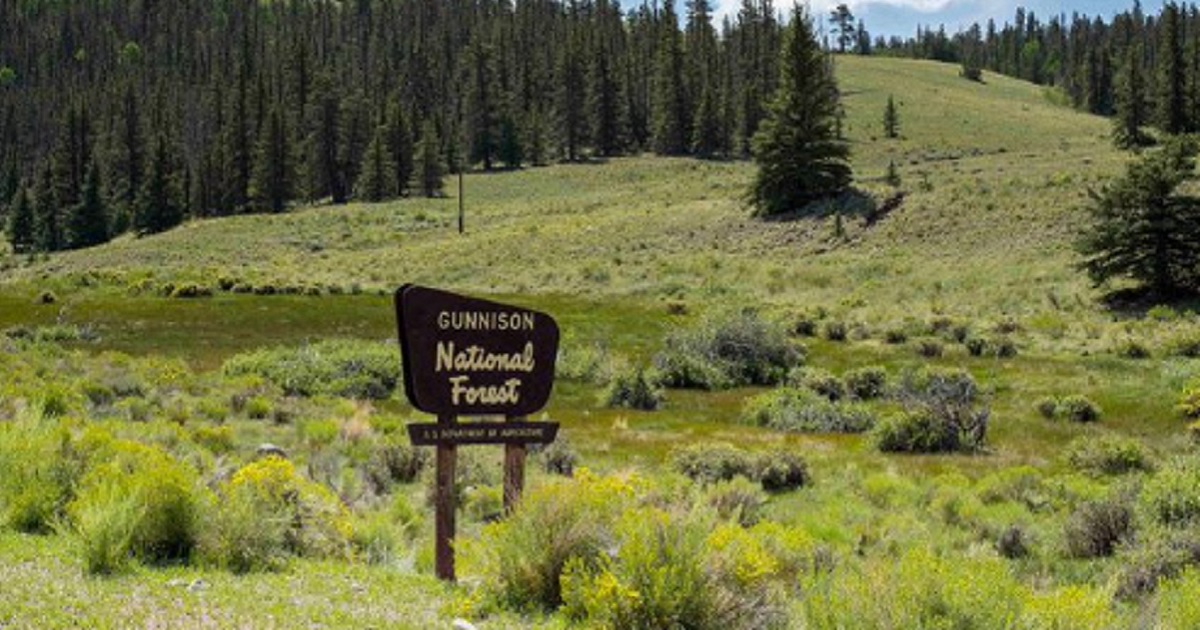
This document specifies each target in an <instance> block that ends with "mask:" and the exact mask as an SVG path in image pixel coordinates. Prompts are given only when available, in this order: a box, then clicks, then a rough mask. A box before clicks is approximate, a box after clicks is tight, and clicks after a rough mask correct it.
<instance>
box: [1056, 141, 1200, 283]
mask: <svg viewBox="0 0 1200 630" xmlns="http://www.w3.org/2000/svg"><path fill="white" fill-rule="evenodd" d="M1193 154H1194V147H1189V146H1186V145H1185V143H1183V142H1180V141H1174V142H1171V143H1170V144H1169V145H1168V146H1167V147H1166V148H1164V149H1163V150H1161V151H1156V152H1153V153H1150V154H1148V155H1146V156H1144V157H1143V158H1142V159H1141V160H1139V161H1137V162H1134V163H1132V164H1130V165H1129V166H1128V169H1127V171H1126V174H1125V176H1124V177H1122V178H1120V179H1118V180H1116V181H1115V182H1113V183H1112V184H1110V185H1109V186H1107V187H1105V189H1104V190H1103V191H1102V192H1100V193H1093V195H1092V197H1093V204H1092V207H1091V215H1092V225H1091V226H1090V227H1089V228H1088V229H1087V230H1086V231H1085V233H1084V234H1083V237H1082V239H1081V240H1080V242H1079V245H1078V249H1079V251H1080V253H1081V254H1083V256H1084V261H1083V263H1082V267H1083V269H1084V270H1086V271H1087V273H1088V275H1089V276H1090V277H1091V278H1092V280H1093V282H1095V283H1097V284H1100V283H1103V282H1106V281H1108V280H1110V279H1112V278H1120V277H1128V278H1132V279H1133V280H1136V281H1138V282H1140V283H1142V284H1143V285H1144V286H1145V287H1146V288H1148V289H1149V290H1151V291H1152V292H1153V293H1154V294H1155V295H1157V296H1159V297H1173V296H1175V295H1178V294H1180V293H1183V292H1190V291H1195V290H1196V289H1197V288H1200V198H1198V197H1195V196H1190V195H1185V194H1180V193H1177V192H1176V190H1177V188H1178V187H1179V186H1180V185H1181V184H1182V183H1183V182H1184V181H1186V180H1188V179H1190V178H1192V176H1193V171H1194V169H1195V164H1194V162H1193V157H1192V156H1193Z"/></svg>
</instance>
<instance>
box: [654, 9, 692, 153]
mask: <svg viewBox="0 0 1200 630" xmlns="http://www.w3.org/2000/svg"><path fill="white" fill-rule="evenodd" d="M659 28H660V29H661V33H660V35H659V37H660V39H659V44H658V45H659V48H658V56H657V58H656V59H655V82H654V85H655V87H654V104H653V105H654V106H653V113H652V116H653V122H652V127H653V129H652V133H653V134H654V138H653V143H654V151H655V153H658V154H659V155H683V154H685V153H687V150H688V148H689V146H690V145H691V142H690V140H691V135H690V134H689V133H688V131H689V127H690V122H691V121H690V119H689V115H688V109H687V96H686V94H685V93H684V85H683V60H684V58H683V46H682V44H681V43H680V41H679V25H678V23H677V22H676V17H675V3H674V2H673V0H665V2H664V3H663V14H662V24H661V25H660V26H659Z"/></svg>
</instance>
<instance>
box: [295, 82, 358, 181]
mask: <svg viewBox="0 0 1200 630" xmlns="http://www.w3.org/2000/svg"><path fill="white" fill-rule="evenodd" d="M315 92H316V96H315V99H314V105H313V112H312V121H311V123H310V125H311V126H310V131H309V134H308V142H307V145H308V146H307V148H306V151H307V153H308V159H306V160H305V162H304V163H305V165H306V166H307V171H306V173H305V177H304V179H305V181H306V182H307V185H308V191H307V197H308V199H309V200H310V201H316V200H318V199H323V198H325V197H329V198H330V200H331V201H332V202H333V203H335V204H343V203H346V198H347V197H348V196H349V193H348V191H347V189H346V181H345V179H344V177H343V174H342V169H341V165H340V163H339V162H338V130H339V129H340V128H341V120H340V116H341V108H342V105H341V101H340V100H339V99H338V96H337V92H336V90H335V89H334V87H333V81H332V79H330V78H329V77H328V76H326V75H322V76H320V77H319V78H318V79H317V85H316V89H315Z"/></svg>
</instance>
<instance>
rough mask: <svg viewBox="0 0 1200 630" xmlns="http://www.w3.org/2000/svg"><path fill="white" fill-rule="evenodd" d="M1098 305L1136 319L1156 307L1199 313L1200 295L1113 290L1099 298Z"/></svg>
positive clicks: (1138, 289) (1126, 289)
mask: <svg viewBox="0 0 1200 630" xmlns="http://www.w3.org/2000/svg"><path fill="white" fill-rule="evenodd" d="M1100 304H1101V305H1103V306H1104V308H1105V309H1106V310H1108V311H1109V312H1111V313H1113V314H1114V315H1118V316H1121V317H1126V318H1137V319H1141V318H1143V317H1146V316H1147V314H1149V312H1150V311H1151V310H1153V309H1155V308H1158V307H1168V308H1171V309H1173V310H1175V311H1177V312H1179V313H1188V314H1197V313H1200V295H1197V294H1196V293H1194V292H1175V293H1162V292H1158V291H1154V290H1152V289H1149V288H1147V287H1125V288H1121V289H1113V290H1112V291H1109V292H1107V293H1105V294H1104V295H1102V296H1100Z"/></svg>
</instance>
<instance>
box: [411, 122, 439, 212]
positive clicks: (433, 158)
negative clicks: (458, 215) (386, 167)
mask: <svg viewBox="0 0 1200 630" xmlns="http://www.w3.org/2000/svg"><path fill="white" fill-rule="evenodd" d="M444 173H445V171H444V169H443V168H442V155H441V140H440V139H438V135H437V128H436V127H434V126H433V121H426V122H425V125H424V127H422V128H421V140H420V141H419V142H418V143H417V183H418V185H419V186H420V190H421V194H422V195H424V196H426V197H440V196H441V195H442V185H443V184H442V178H443V177H444Z"/></svg>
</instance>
